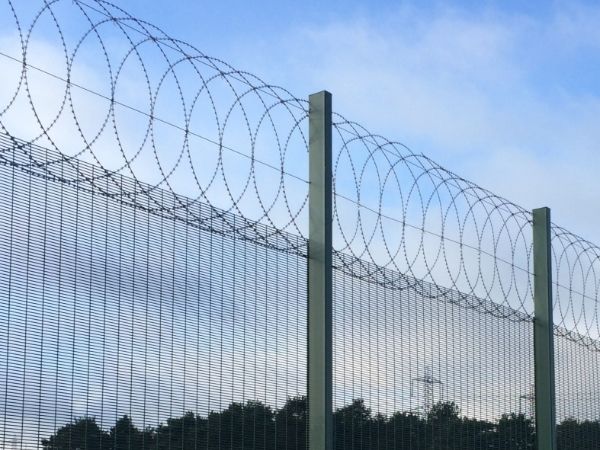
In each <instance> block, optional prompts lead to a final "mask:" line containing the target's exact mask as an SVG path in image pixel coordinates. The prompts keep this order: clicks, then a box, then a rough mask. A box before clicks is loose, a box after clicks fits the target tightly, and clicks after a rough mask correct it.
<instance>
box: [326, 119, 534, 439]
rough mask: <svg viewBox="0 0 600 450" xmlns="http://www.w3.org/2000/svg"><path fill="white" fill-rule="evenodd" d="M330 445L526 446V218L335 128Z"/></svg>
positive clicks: (529, 396)
mask: <svg viewBox="0 0 600 450" xmlns="http://www.w3.org/2000/svg"><path fill="white" fill-rule="evenodd" d="M333 148H334V187H335V197H334V205H335V211H334V229H335V232H334V233H335V234H334V249H335V250H336V257H335V259H334V265H335V270H334V287H333V291H334V323H333V327H334V337H335V338H334V339H335V341H334V405H335V413H334V415H335V446H336V448H339V449H342V448H374V449H375V448H406V449H457V448H460V449H488V448H502V449H514V448H532V445H533V443H534V439H535V426H534V424H535V421H534V417H533V416H534V402H533V398H534V397H533V393H534V391H533V383H534V376H533V370H534V354H533V321H532V313H533V308H532V290H531V289H532V286H531V281H532V278H531V269H530V265H531V256H530V255H531V250H532V246H531V220H530V215H529V213H527V212H526V211H524V210H523V209H521V208H519V207H518V206H516V205H514V204H512V203H510V202H508V201H506V200H504V199H502V198H500V197H497V196H495V195H493V194H491V193H490V192H487V191H485V190H483V189H481V188H479V187H477V186H475V185H473V184H471V183H469V182H467V181H465V180H463V179H461V178H459V177H457V176H456V175H454V174H452V173H451V172H448V171H446V170H445V169H443V168H441V167H439V166H438V165H436V164H435V163H433V162H432V161H431V160H429V159H427V158H426V157H424V156H422V155H415V154H413V153H412V152H410V150H408V149H406V148H405V147H403V146H402V145H400V144H396V143H393V142H390V141H387V140H385V139H384V138H382V137H380V136H376V135H373V134H370V133H369V132H368V131H367V130H365V129H364V128H362V127H360V126H358V125H356V124H354V123H352V122H349V121H346V120H345V119H343V118H342V117H339V116H338V117H337V118H336V122H335V125H334V146H333Z"/></svg>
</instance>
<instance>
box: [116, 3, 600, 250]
mask: <svg viewBox="0 0 600 450" xmlns="http://www.w3.org/2000/svg"><path fill="white" fill-rule="evenodd" d="M119 5H121V6H122V7H123V8H124V9H126V10H128V11H130V12H131V13H133V14H134V15H137V16H140V17H145V18H147V19H148V20H149V21H151V22H154V23H155V24H157V25H159V26H160V27H161V28H163V29H164V30H166V31H167V32H168V33H170V34H172V35H174V36H176V37H180V38H182V39H184V40H187V41H189V42H192V43H194V44H195V45H196V46H197V47H198V48H199V49H201V50H202V51H204V52H206V53H207V54H208V55H212V56H217V57H219V58H222V59H224V60H226V61H228V62H229V63H230V64H232V65H233V66H235V67H238V68H243V69H246V70H248V71H251V72H254V73H256V74H258V75H259V76H261V78H263V79H266V80H268V81H269V82H272V83H274V84H279V85H282V86H284V87H286V88H287V89H289V90H291V91H292V92H293V93H295V94H296V95H297V96H303V95H305V94H308V93H310V92H312V91H316V90H320V89H322V88H325V89H328V90H330V91H331V92H332V93H333V95H334V104H335V107H336V110H338V111H339V112H341V113H342V114H344V115H345V116H347V117H350V118H352V119H355V120H358V121H360V122H362V123H363V124H365V125H366V126H367V128H369V129H370V130H372V131H374V132H378V133H381V134H384V135H385V136H386V137H388V138H390V139H397V140H400V141H401V142H403V143H405V144H407V145H408V146H409V147H411V148H412V150H413V151H415V152H417V153H420V152H423V153H425V154H427V155H428V156H431V157H432V158H434V159H435V160H437V161H438V162H440V163H441V164H442V165H444V166H446V167H447V168H449V169H450V170H453V171H454V172H456V173H458V174H460V175H462V176H464V177H466V178H468V179H470V180H472V181H475V182H477V183H478V184H480V185H482V186H483V187H486V188H489V189H491V190H493V191H495V192H496V193H498V194H500V195H503V196H506V197H508V198H509V199H511V200H513V201H515V202H517V203H519V204H521V205H522V206H524V207H526V208H533V207H537V206H542V205H548V206H551V207H552V208H553V210H554V219H555V221H556V222H557V223H560V224H563V225H565V226H567V227H568V228H570V229H571V230H572V231H574V232H576V233H579V234H582V235H584V236H585V237H587V238H589V239H591V240H595V241H597V240H598V238H596V235H595V233H596V231H595V230H596V229H597V227H596V226H595V222H596V221H597V220H598V219H600V210H599V208H598V207H597V206H596V205H597V201H596V199H597V198H598V195H599V194H600V187H599V184H598V182H597V174H598V173H599V172H600V158H599V157H598V147H599V146H600V127H598V126H597V117H598V114H599V113H600V85H599V84H598V82H597V74H598V70H599V68H600V31H598V30H599V28H598V27H597V24H598V23H599V20H600V6H597V5H595V4H593V3H592V2H589V3H586V2H560V1H557V2H517V1H510V2H489V1H487V2H453V3H450V2H435V1H434V2H431V1H425V2H389V1H373V2H368V3H367V2H359V1H352V2H342V1H331V2H317V1H306V2H302V3H298V2H276V1H268V2H260V3H255V2H242V1H226V2H213V3H207V2H188V4H186V5H185V6H184V5H183V4H177V5H175V6H174V5H173V3H172V2H168V1H162V0H159V1H154V2H151V3H149V2H143V1H139V0H137V1H122V2H119Z"/></svg>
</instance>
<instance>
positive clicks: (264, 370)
mask: <svg viewBox="0 0 600 450" xmlns="http://www.w3.org/2000/svg"><path fill="white" fill-rule="evenodd" d="M36 8H37V5H34V4H32V3H31V2H19V3H17V2H14V1H12V0H4V2H3V3H2V4H1V5H0V25H1V27H0V29H1V30H8V31H3V32H2V33H3V34H0V61H2V63H1V67H2V73H3V83H2V86H1V87H0V254H1V255H2V258H0V320H1V321H2V327H0V448H6V449H9V448H23V449H25V448H45V449H76V448H87V449H109V448H110V449H121V448H128V449H137V448H140V449H141V448H155V449H161V448H165V449H166V448H169V449H176V448H181V449H183V448H185V449H189V448H211V449H213V448H214V449H216V448H223V449H225V448H257V449H258V448H265V449H266V448H269V449H275V448H277V449H283V448H290V449H301V448H311V449H316V448H318V449H322V448H337V449H342V448H343V449H347V448H361V449H370V448H373V449H375V448H377V449H383V448H390V449H391V448H407V449H408V448H410V449H455V448H461V449H463V448H464V449H521V448H522V449H525V448H544V449H549V448H559V449H571V448H576V449H588V448H589V449H592V448H598V447H599V446H600V395H599V394H600V390H598V388H597V386H599V385H600V360H598V356H599V355H600V353H599V350H600V344H599V342H600V322H599V317H598V296H599V292H600V289H599V286H600V277H599V276H598V272H600V267H598V264H599V262H598V261H600V248H599V247H598V246H596V245H594V244H592V243H591V242H589V241H587V240H585V239H583V238H581V237H579V236H577V235H575V234H573V233H570V232H569V231H567V230H565V229H563V228H561V227H559V226H557V225H555V224H552V223H548V224H547V225H548V226H547V227H546V228H545V229H544V232H543V235H541V234H537V235H536V237H535V238H534V229H535V228H536V227H535V223H536V219H535V218H536V214H539V212H537V213H532V212H530V211H527V210H525V209H523V208H521V207H520V206H518V205H517V204H515V203H513V202H511V201H509V200H506V199H504V198H502V197H499V196H497V195H495V194H493V193H492V192H490V191H487V190H485V189H483V188H481V187H479V186H477V185H475V184H473V183H471V182H469V181H468V180H465V179H463V178H461V177H460V176H458V175H456V174H454V173H453V172H451V171H448V170H446V169H444V168H443V167H441V166H439V165H438V164H436V163H435V162H434V161H432V160H430V159H429V158H427V157H426V156H424V155H422V154H416V153H414V152H412V151H411V150H410V149H408V148H407V147H406V146H404V145H402V144H400V143H398V142H394V141H389V140H387V139H386V138H384V137H382V136H378V135H375V134H373V133H371V132H369V131H368V130H366V129H365V128H363V127H362V126H361V125H359V124H356V123H354V122H352V121H350V120H347V119H346V118H344V117H343V116H341V115H339V114H337V113H335V112H332V111H331V108H330V104H329V103H327V101H331V98H330V97H328V94H320V96H316V97H312V98H311V101H310V102H309V101H308V99H299V98H296V97H294V96H293V95H292V94H291V93H290V92H288V91H287V90H285V89H282V88H279V87H276V86H272V85H270V84H268V83H265V82H264V81H262V80H260V79H259V78H257V77H256V76H254V75H252V74H249V73H246V72H244V71H239V70H236V69H234V68H232V67H231V66H229V65H228V64H226V63H225V62H223V61H220V60H218V59H216V58H212V57H208V56H206V55H204V54H203V53H202V52H200V51H199V50H197V49H196V48H194V47H193V46H191V45H189V44H187V43H185V42H182V41H180V40H177V39H174V38H171V37H170V36H169V35H168V34H166V33H165V32H163V31H161V30H160V29H158V28H157V27H155V26H154V25H151V24H149V23H147V22H145V21H143V20H140V19H138V18H135V17H133V16H131V15H129V14H128V13H127V12H125V11H123V10H122V9H120V8H119V7H118V6H116V5H113V4H111V3H108V2H105V1H102V0H95V1H82V0H75V1H66V0H55V1H43V2H41V3H40V4H39V9H36ZM319 99H320V100H321V101H323V102H325V103H322V104H321V103H319V104H320V105H321V106H327V107H326V108H316V106H318V105H317V103H316V102H317V100H319ZM327 99H328V100H327ZM326 100H327V101H326ZM333 100H335V98H334V99H333ZM319 152H320V153H319ZM540 238H541V241H540ZM542 241H543V242H545V243H546V244H549V245H550V248H549V252H548V253H547V254H546V259H545V260H544V261H545V264H546V265H545V266H544V267H545V269H544V270H542V269H540V267H541V266H540V264H539V263H540V259H539V258H540V256H539V255H540V254H542V253H540V248H541V247H540V244H539V242H542ZM536 242H537V244H536ZM534 244H535V245H534ZM547 250H548V249H547ZM550 268H551V270H550ZM542 272H543V273H544V274H546V275H548V277H546V279H545V280H544V279H543V278H541V277H542ZM544 283H545V284H544ZM542 285H543V286H546V288H547V290H548V291H551V292H552V294H550V295H547V296H546V297H543V298H542V297H541V295H542V294H541V291H540V286H542ZM534 298H535V301H534ZM540 299H541V300H542V301H540ZM540 305H542V306H543V305H546V310H545V315H544V311H543V309H540ZM543 349H545V352H544V351H543ZM552 366H554V368H552ZM553 391H554V393H553ZM554 416H555V418H553V417H554Z"/></svg>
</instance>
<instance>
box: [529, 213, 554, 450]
mask: <svg viewBox="0 0 600 450" xmlns="http://www.w3.org/2000/svg"><path fill="white" fill-rule="evenodd" d="M551 239H552V236H551V229H550V209H549V208H538V209H534V210H533V273H534V286H533V287H534V289H533V298H534V322H533V323H534V336H533V341H534V355H535V356H534V357H535V427H536V436H537V438H536V441H537V442H536V448H537V450H556V412H555V386H554V323H553V318H552V244H551Z"/></svg>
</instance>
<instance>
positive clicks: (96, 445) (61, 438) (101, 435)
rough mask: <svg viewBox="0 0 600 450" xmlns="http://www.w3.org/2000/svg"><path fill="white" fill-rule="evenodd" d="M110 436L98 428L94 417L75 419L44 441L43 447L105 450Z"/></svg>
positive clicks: (65, 449)
mask: <svg viewBox="0 0 600 450" xmlns="http://www.w3.org/2000/svg"><path fill="white" fill-rule="evenodd" d="M108 441H109V434H108V433H106V432H105V431H102V429H101V428H100V427H99V426H98V424H97V423H96V419H95V418H93V417H81V418H78V419H75V421H74V422H73V423H69V424H67V425H65V426H64V427H62V428H60V429H59V430H58V431H57V432H56V433H55V434H53V435H52V436H50V437H49V438H48V439H42V447H43V448H44V449H48V450H50V449H52V450H73V449H76V448H80V449H86V450H105V449H108V448H110V447H109V446H108Z"/></svg>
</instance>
